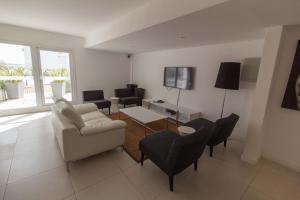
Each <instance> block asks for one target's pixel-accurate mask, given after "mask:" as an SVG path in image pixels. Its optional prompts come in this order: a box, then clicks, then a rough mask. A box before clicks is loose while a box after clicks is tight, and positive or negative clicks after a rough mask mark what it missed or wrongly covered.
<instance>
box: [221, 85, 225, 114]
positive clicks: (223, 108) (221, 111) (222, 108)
mask: <svg viewBox="0 0 300 200" xmlns="http://www.w3.org/2000/svg"><path fill="white" fill-rule="evenodd" d="M225 100H226V89H225V90H224V97H223V103H222V111H221V118H223V113H224V105H225Z"/></svg>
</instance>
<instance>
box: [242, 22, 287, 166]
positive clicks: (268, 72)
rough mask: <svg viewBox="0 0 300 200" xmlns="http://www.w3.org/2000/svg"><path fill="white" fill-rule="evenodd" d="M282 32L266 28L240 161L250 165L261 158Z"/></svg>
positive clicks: (275, 28)
mask: <svg viewBox="0 0 300 200" xmlns="http://www.w3.org/2000/svg"><path fill="white" fill-rule="evenodd" d="M282 31H283V27H282V26H276V27H271V28H268V30H267V34H266V37H265V44H264V50H263V56H262V59H261V65H260V69H259V73H258V78H257V83H256V90H255V94H254V98H253V107H252V111H251V114H250V118H249V125H248V129H247V137H246V144H245V149H244V152H243V154H242V160H244V161H246V162H249V163H251V164H255V163H257V161H258V160H259V158H260V156H261V151H262V150H261V149H262V148H261V145H262V139H263V132H262V128H263V124H264V118H265V113H266V108H267V104H268V99H269V94H270V89H271V84H272V79H273V75H274V70H275V66H276V62H277V55H278V51H279V46H280V41H281V35H282Z"/></svg>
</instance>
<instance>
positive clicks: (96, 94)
mask: <svg viewBox="0 0 300 200" xmlns="http://www.w3.org/2000/svg"><path fill="white" fill-rule="evenodd" d="M82 96H83V102H84V103H87V102H88V103H94V104H96V105H97V107H98V108H99V109H103V108H108V113H109V114H110V106H111V102H110V101H109V100H106V99H104V94H103V90H88V91H83V92H82Z"/></svg>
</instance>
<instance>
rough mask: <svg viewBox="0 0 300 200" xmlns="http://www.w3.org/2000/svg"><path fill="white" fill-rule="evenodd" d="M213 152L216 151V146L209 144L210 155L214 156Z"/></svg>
mask: <svg viewBox="0 0 300 200" xmlns="http://www.w3.org/2000/svg"><path fill="white" fill-rule="evenodd" d="M213 152H214V146H209V155H210V157H213Z"/></svg>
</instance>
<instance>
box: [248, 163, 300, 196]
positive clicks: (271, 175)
mask: <svg viewBox="0 0 300 200" xmlns="http://www.w3.org/2000/svg"><path fill="white" fill-rule="evenodd" d="M282 168H283V167H282ZM287 171H288V170H283V169H282V170H278V166H276V165H275V164H274V165H270V164H264V165H263V166H262V168H261V170H260V171H259V172H258V174H257V176H256V178H255V180H254V181H253V182H252V184H251V186H252V187H253V188H254V189H256V190H257V191H261V192H263V193H265V194H268V195H269V196H270V197H272V198H274V199H276V200H279V199H289V200H296V199H300V190H299V188H300V179H299V174H296V173H294V172H292V171H290V170H289V171H290V172H287ZM291 174H294V175H295V176H291Z"/></svg>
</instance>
